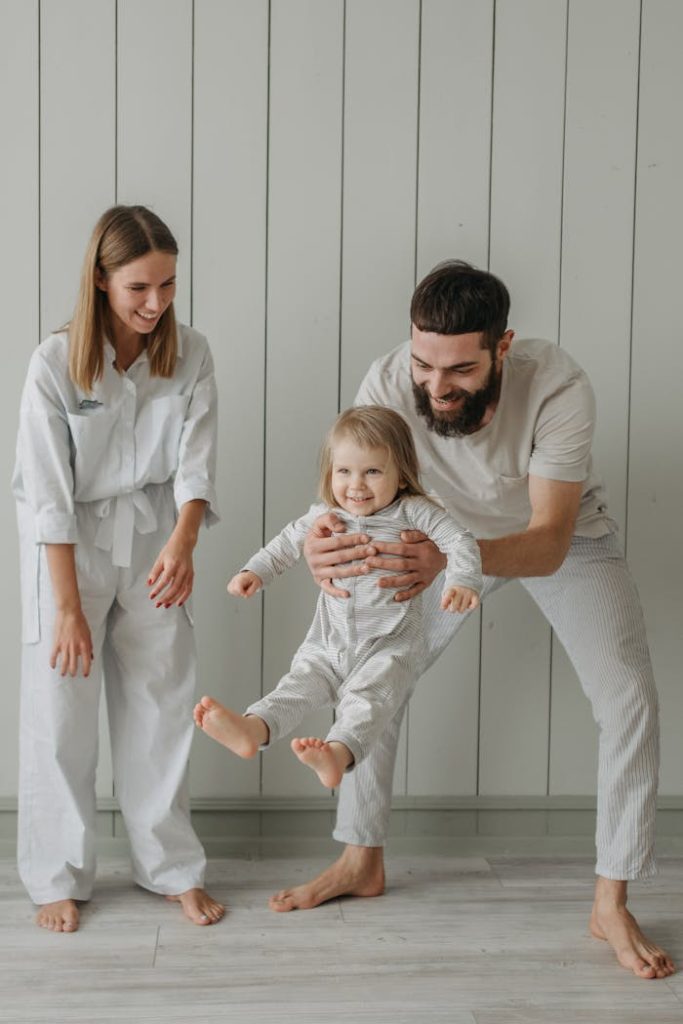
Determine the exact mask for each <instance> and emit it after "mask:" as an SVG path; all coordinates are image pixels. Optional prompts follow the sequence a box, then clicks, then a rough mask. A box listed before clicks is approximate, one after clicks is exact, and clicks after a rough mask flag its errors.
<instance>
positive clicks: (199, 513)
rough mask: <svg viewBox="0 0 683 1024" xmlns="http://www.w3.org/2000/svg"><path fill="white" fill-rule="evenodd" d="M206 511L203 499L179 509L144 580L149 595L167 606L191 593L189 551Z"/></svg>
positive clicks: (193, 546)
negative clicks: (170, 530) (170, 532)
mask: <svg viewBox="0 0 683 1024" xmlns="http://www.w3.org/2000/svg"><path fill="white" fill-rule="evenodd" d="M205 511H206V502H205V501H203V500H202V499H200V498H195V499H193V500H192V501H186V502H185V504H184V505H183V506H182V508H181V509H180V512H179V514H178V520H177V522H176V524H175V527H174V530H173V533H172V534H171V536H170V537H169V539H168V541H167V542H166V544H165V545H164V546H163V548H162V549H161V551H160V553H159V557H158V558H157V560H156V562H155V563H154V565H153V566H152V570H151V572H150V574H149V577H148V579H147V583H148V585H149V586H150V587H152V588H153V589H152V590H151V591H150V594H149V597H150V600H151V601H154V600H155V599H156V602H157V608H160V607H161V605H163V606H164V608H170V607H171V605H173V604H177V605H178V607H180V606H181V605H183V604H185V602H186V601H187V599H188V597H189V596H190V594H191V593H192V586H193V584H194V565H193V562H192V554H193V552H194V549H195V546H196V544H197V538H198V536H199V527H200V526H201V524H202V522H203V520H204V515H205Z"/></svg>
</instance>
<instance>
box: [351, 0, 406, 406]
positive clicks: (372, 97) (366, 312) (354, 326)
mask: <svg viewBox="0 0 683 1024" xmlns="http://www.w3.org/2000/svg"><path fill="white" fill-rule="evenodd" d="M346 8H347V15H346V90H345V117H344V256H343V293H342V356H341V407H342V408H346V406H348V405H351V403H352V402H353V398H354V395H355V393H356V391H357V389H358V385H359V384H360V382H361V380H362V379H363V377H364V376H365V373H366V371H367V369H368V367H369V366H370V363H371V362H372V360H373V359H375V358H376V357H377V356H380V355H383V354H384V353H385V352H388V351H389V350H390V349H391V348H394V347H395V346H396V345H398V344H399V342H401V341H403V340H405V338H407V337H408V334H409V331H410V324H409V318H408V307H409V305H410V295H411V293H412V290H413V286H414V282H415V201H416V168H417V110H418V108H417V92H418V89H417V82H418V59H419V4H418V3H417V0H347V5H346ZM388 25H390V26H391V31H387V26H388Z"/></svg>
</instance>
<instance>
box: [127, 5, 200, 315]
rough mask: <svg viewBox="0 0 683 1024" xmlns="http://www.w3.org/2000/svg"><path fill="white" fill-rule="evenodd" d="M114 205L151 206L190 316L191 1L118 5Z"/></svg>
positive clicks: (180, 304) (179, 300)
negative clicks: (174, 249)
mask: <svg viewBox="0 0 683 1024" xmlns="http://www.w3.org/2000/svg"><path fill="white" fill-rule="evenodd" d="M117 9H118V126H117V141H118V148H117V165H118V182H117V187H118V201H119V202H121V203H141V204H142V205H143V206H149V207H151V208H152V209H153V210H154V212H155V213H157V214H158V215H159V216H160V217H161V218H162V220H164V221H166V223H167V224H168V226H169V227H170V228H171V230H172V231H173V234H174V235H175V237H176V239H177V241H178V246H179V248H180V258H179V261H178V290H177V296H176V301H175V306H176V311H177V313H178V318H179V319H180V320H181V321H183V322H184V323H189V322H190V319H191V316H192V312H191V295H190V291H191V244H192V237H191V236H192V230H191V175H192V44H193V38H192V0H118V5H117Z"/></svg>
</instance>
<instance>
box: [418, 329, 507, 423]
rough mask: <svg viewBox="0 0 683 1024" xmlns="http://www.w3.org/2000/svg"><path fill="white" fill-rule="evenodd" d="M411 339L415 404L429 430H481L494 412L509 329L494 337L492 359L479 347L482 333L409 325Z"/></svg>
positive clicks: (487, 352) (486, 349)
mask: <svg viewBox="0 0 683 1024" xmlns="http://www.w3.org/2000/svg"><path fill="white" fill-rule="evenodd" d="M411 338H412V344H411V370H412V377H413V395H414V398H415V407H416V409H417V412H418V414H419V415H420V416H423V417H424V418H425V420H426V421H427V427H428V429H429V430H433V431H435V433H437V434H440V435H441V436H442V437H461V436H462V435H464V434H473V433H474V432H475V431H477V430H479V428H480V427H482V426H484V424H485V423H486V422H488V420H489V419H490V418H491V416H492V415H493V412H494V411H495V407H496V404H497V402H498V396H499V394H500V382H501V376H502V364H503V359H504V357H505V354H506V352H507V350H508V348H509V347H510V342H511V341H512V331H506V332H505V334H504V335H503V337H502V338H501V340H500V341H499V342H498V349H497V351H496V357H495V359H494V358H492V356H491V353H490V352H489V350H488V348H482V334H481V332H474V333H472V334H433V333H431V332H429V331H420V330H419V329H418V328H417V327H415V325H413V327H412V331H411Z"/></svg>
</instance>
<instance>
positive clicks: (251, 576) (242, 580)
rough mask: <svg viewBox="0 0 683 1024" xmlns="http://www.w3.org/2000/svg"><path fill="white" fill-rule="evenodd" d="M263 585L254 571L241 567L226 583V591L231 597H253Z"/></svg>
mask: <svg viewBox="0 0 683 1024" xmlns="http://www.w3.org/2000/svg"><path fill="white" fill-rule="evenodd" d="M262 586H263V580H262V579H261V577H260V576H257V575H256V573H255V572H250V571H249V569H242V572H238V573H237V574H236V575H235V576H233V578H232V579H231V580H230V582H229V583H228V593H229V594H232V596H233V597H253V596H254V594H257V593H258V591H259V590H260V589H261V587H262Z"/></svg>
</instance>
